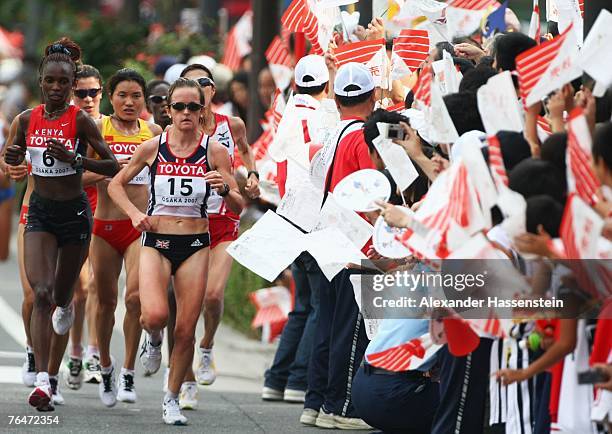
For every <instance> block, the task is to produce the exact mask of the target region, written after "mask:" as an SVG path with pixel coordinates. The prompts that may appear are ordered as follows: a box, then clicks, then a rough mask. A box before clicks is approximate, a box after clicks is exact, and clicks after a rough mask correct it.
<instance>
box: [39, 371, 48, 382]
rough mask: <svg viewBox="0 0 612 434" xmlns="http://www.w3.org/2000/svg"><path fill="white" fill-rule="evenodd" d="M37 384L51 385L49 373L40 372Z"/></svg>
mask: <svg viewBox="0 0 612 434" xmlns="http://www.w3.org/2000/svg"><path fill="white" fill-rule="evenodd" d="M36 383H38V384H49V374H48V373H47V372H39V373H38V374H36Z"/></svg>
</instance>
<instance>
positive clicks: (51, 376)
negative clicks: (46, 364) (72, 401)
mask: <svg viewBox="0 0 612 434" xmlns="http://www.w3.org/2000/svg"><path fill="white" fill-rule="evenodd" d="M49 380H55V381H57V375H49Z"/></svg>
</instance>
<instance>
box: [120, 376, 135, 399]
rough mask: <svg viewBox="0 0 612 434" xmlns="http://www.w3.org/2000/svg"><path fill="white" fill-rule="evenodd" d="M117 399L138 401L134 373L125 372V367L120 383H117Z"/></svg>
mask: <svg viewBox="0 0 612 434" xmlns="http://www.w3.org/2000/svg"><path fill="white" fill-rule="evenodd" d="M117 389H119V390H118V392H117V401H121V402H129V403H134V402H136V388H135V387H134V374H131V373H129V372H124V371H123V369H122V370H121V373H120V374H119V383H118V384H117Z"/></svg>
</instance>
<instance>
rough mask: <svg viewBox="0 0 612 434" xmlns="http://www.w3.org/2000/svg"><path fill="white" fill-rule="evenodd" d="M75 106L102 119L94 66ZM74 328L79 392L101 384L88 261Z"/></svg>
mask: <svg viewBox="0 0 612 434" xmlns="http://www.w3.org/2000/svg"><path fill="white" fill-rule="evenodd" d="M73 95H74V103H75V104H76V105H77V106H79V107H80V108H81V110H83V111H85V113H87V114H88V115H89V116H91V118H92V119H93V120H98V119H100V118H102V115H101V114H100V102H101V101H102V76H101V75H100V71H98V70H97V69H96V68H94V67H93V66H91V65H82V66H81V67H80V68H79V70H78V71H77V80H76V83H75V85H74V91H73ZM92 177H97V175H96V174H93V173H90V172H85V173H84V174H83V186H84V190H85V193H86V194H87V199H88V200H89V205H90V206H91V212H92V214H95V212H96V204H97V202H98V192H97V189H96V186H95V185H93V184H92V181H91V179H92ZM73 303H74V313H75V316H74V324H73V326H72V328H71V329H70V342H71V347H70V354H69V355H70V359H69V361H68V371H67V375H66V383H67V385H68V387H70V388H71V389H79V388H80V387H81V381H82V380H83V376H85V382H86V383H100V381H101V376H100V353H99V351H98V338H97V336H96V323H95V321H96V311H97V306H98V299H97V297H96V294H95V287H94V282H93V270H92V268H91V264H90V262H89V260H88V259H87V260H85V263H84V264H83V268H81V275H80V278H79V280H78V281H77V284H76V287H75V288H74V300H73ZM85 318H87V334H88V336H87V342H88V345H87V352H86V353H85V363H83V360H82V358H83V346H82V345H81V341H82V336H83V323H84V320H85Z"/></svg>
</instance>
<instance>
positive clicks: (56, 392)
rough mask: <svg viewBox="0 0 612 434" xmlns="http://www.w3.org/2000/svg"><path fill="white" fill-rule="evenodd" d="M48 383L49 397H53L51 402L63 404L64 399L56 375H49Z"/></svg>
mask: <svg viewBox="0 0 612 434" xmlns="http://www.w3.org/2000/svg"><path fill="white" fill-rule="evenodd" d="M49 385H50V386H51V399H53V404H55V405H64V403H65V402H66V401H64V397H63V396H62V392H60V389H59V382H58V381H57V377H49Z"/></svg>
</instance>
